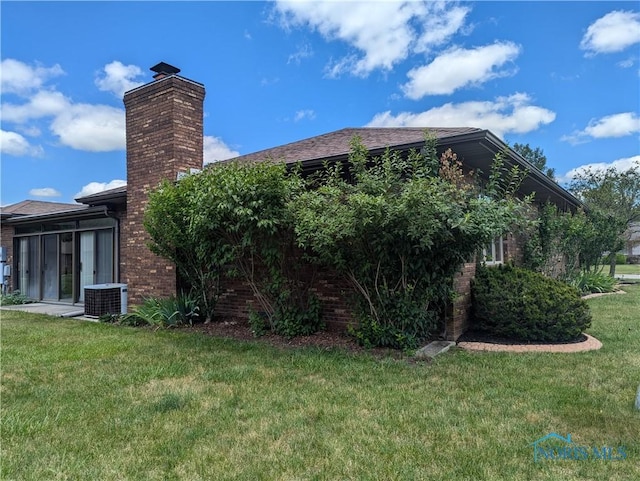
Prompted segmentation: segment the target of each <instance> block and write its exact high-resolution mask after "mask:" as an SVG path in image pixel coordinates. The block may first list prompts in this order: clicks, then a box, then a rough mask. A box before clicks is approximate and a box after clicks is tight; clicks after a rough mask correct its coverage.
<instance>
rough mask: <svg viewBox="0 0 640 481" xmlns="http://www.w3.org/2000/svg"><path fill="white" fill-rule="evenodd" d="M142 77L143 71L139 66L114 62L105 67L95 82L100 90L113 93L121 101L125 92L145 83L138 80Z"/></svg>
mask: <svg viewBox="0 0 640 481" xmlns="http://www.w3.org/2000/svg"><path fill="white" fill-rule="evenodd" d="M142 75H143V71H142V69H141V68H140V67H138V66H137V65H124V64H123V63H122V62H119V61H118V60H114V61H113V62H111V63H108V64H107V65H105V66H104V68H103V71H102V72H100V73H99V76H98V77H96V80H95V82H96V86H97V87H98V88H99V89H100V90H102V91H106V92H111V93H112V94H114V95H115V96H116V97H118V98H120V99H121V98H122V97H123V96H124V93H125V92H127V91H128V90H131V89H134V88H136V87H139V86H140V85H142V84H143V83H144V82H140V81H137V80H136V79H137V78H138V77H140V76H142Z"/></svg>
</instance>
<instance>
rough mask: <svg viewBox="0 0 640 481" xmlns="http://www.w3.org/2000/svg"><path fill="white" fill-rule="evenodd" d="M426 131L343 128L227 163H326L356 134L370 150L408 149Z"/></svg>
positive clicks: (450, 132)
mask: <svg viewBox="0 0 640 481" xmlns="http://www.w3.org/2000/svg"><path fill="white" fill-rule="evenodd" d="M425 130H427V128H425V127H398V128H346V129H341V130H336V131H335V132H329V133H328V134H323V135H318V136H317V137H311V138H309V139H304V140H300V141H297V142H292V143H290V144H286V145H281V146H279V147H274V148H271V149H266V150H261V151H259V152H254V153H252V154H247V155H241V156H240V157H235V158H233V159H229V161H247V162H253V161H260V160H268V159H270V160H275V161H284V162H286V163H288V164H290V163H295V162H303V163H304V162H308V161H311V160H328V159H331V158H334V157H342V156H346V155H348V154H349V151H350V149H351V140H352V139H353V137H354V136H356V135H357V136H358V137H360V139H361V141H362V143H363V145H364V146H365V147H366V148H367V149H368V150H369V151H375V150H382V149H385V148H387V147H394V148H397V147H400V146H407V148H409V147H410V146H412V145H416V146H417V145H419V144H422V143H424V134H425ZM428 130H429V131H430V132H431V133H432V134H433V135H435V136H436V138H438V139H439V140H442V139H446V138H447V137H457V136H460V135H466V134H471V133H477V132H482V130H481V129H476V128H470V127H458V128H429V129H428Z"/></svg>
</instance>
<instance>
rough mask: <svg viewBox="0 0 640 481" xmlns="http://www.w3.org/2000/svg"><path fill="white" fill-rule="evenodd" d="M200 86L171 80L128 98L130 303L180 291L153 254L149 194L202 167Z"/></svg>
mask: <svg viewBox="0 0 640 481" xmlns="http://www.w3.org/2000/svg"><path fill="white" fill-rule="evenodd" d="M204 95H205V90H204V87H203V86H202V85H201V84H198V83H196V82H192V81H190V80H187V79H185V78H182V77H179V76H176V75H172V76H168V77H164V78H161V79H159V80H156V81H154V82H151V83H149V84H146V85H143V86H142V87H139V88H137V89H134V90H131V91H129V92H127V93H126V94H125V96H124V104H125V109H126V129H127V215H126V219H125V220H124V222H122V224H121V248H120V252H121V267H120V268H121V273H120V277H121V279H122V280H123V282H125V283H127V284H128V285H129V302H130V304H133V305H135V304H139V303H140V301H141V300H142V298H144V297H151V296H153V297H166V296H170V295H172V294H175V292H176V269H175V266H174V265H173V264H172V263H171V262H169V261H167V260H165V259H162V258H160V257H158V256H156V255H154V254H153V253H151V251H149V249H148V248H147V243H148V242H149V236H148V234H147V232H146V231H145V229H144V226H143V217H144V210H145V207H146V205H147V200H148V194H149V191H150V190H152V189H154V188H155V187H157V186H158V184H159V183H160V181H161V180H162V179H170V180H175V179H176V176H177V174H178V172H188V171H189V169H190V168H195V169H201V168H202V164H203V101H204Z"/></svg>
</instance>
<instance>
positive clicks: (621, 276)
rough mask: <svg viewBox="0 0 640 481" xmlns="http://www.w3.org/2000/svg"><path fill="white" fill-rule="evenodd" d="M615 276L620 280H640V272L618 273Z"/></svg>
mask: <svg viewBox="0 0 640 481" xmlns="http://www.w3.org/2000/svg"><path fill="white" fill-rule="evenodd" d="M613 277H615V278H616V279H620V280H624V279H635V280H640V274H616V275H615V276H613Z"/></svg>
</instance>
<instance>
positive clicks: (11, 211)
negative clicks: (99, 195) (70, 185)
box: [0, 200, 86, 219]
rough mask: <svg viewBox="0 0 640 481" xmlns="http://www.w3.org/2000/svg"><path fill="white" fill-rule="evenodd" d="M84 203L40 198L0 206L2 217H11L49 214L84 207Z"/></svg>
mask: <svg viewBox="0 0 640 481" xmlns="http://www.w3.org/2000/svg"><path fill="white" fill-rule="evenodd" d="M85 208H86V207H85V206H84V205H79V204H64V203H62V202H45V201H41V200H23V201H21V202H18V203H16V204H11V205H6V206H4V207H2V208H0V215H1V216H2V218H3V219H8V218H11V217H18V216H26V215H40V214H51V213H54V212H67V211H77V210H81V209H85Z"/></svg>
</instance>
